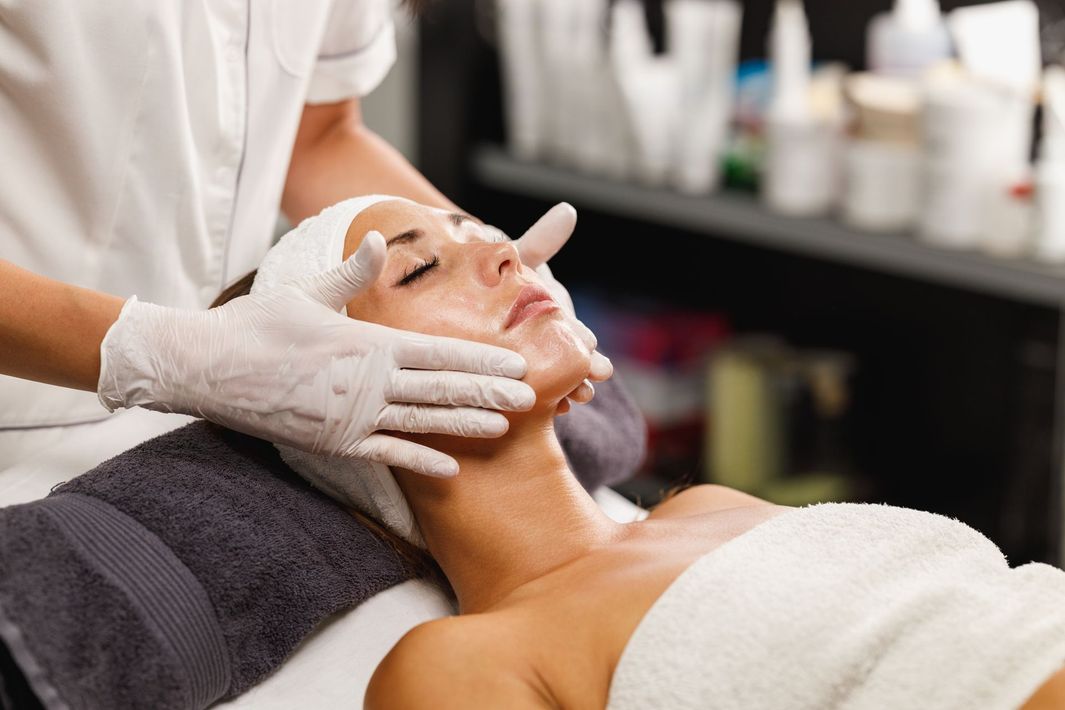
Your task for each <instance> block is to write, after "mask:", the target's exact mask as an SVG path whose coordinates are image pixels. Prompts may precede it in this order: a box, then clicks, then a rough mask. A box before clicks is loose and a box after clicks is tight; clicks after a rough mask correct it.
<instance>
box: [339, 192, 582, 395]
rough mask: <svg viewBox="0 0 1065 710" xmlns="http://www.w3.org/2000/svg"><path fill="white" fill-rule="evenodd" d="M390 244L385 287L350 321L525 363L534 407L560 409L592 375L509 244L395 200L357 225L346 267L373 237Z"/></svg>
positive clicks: (567, 321)
mask: <svg viewBox="0 0 1065 710" xmlns="http://www.w3.org/2000/svg"><path fill="white" fill-rule="evenodd" d="M374 230H376V231H378V232H380V233H381V234H382V235H384V238H385V241H386V243H387V244H388V259H387V261H386V262H385V267H384V270H383V271H382V273H381V277H380V278H379V279H378V280H377V282H376V283H375V284H373V285H372V286H371V287H370V288H368V289H366V290H365V291H363V292H362V293H360V294H359V295H358V296H357V297H356V298H355V299H354V300H353V301H351V302H350V303H349V304H348V315H349V316H351V317H352V318H357V319H359V320H365V321H371V322H374V323H380V324H382V325H386V326H390V327H393V328H400V329H403V330H411V331H415V332H418V333H425V334H427V335H442V336H447V337H452V338H462V339H465V340H473V341H477V342H481V343H488V344H490V345H496V346H499V347H503V348H507V349H509V350H513V351H515V352H517V353H519V354H521V355H522V356H523V357H524V358H525V360H526V362H527V363H528V365H529V371H528V374H527V375H526V377H525V379H524V381H525V382H526V383H528V384H529V385H530V386H531V387H532V388H533V389H534V390H535V391H536V393H537V405H538V407H539V406H541V405H556V404H557V403H558V402H559V401H560V400H561V399H562V398H563V397H565V396H566V395H567V394H569V393H570V392H571V391H572V390H573V388H574V387H576V386H577V385H578V384H580V383H581V381H583V380H584V378H585V377H587V375H588V366H589V362H590V355H591V354H590V352H589V351H588V348H587V347H586V346H585V345H584V343H583V341H582V340H581V339H580V338H579V337H578V336H577V331H576V330H575V328H574V321H573V319H572V318H571V317H570V316H569V314H568V313H567V312H566V311H565V310H564V309H562V308H561V307H560V306H559V305H558V304H557V303H556V302H555V301H554V300H553V299H552V298H551V296H550V294H549V293H548V292H547V290H546V289H545V288H544V286H543V282H542V281H541V279H540V277H539V276H538V275H537V274H536V272H535V271H533V270H532V269H530V268H528V267H526V266H524V265H523V264H522V263H521V261H520V260H519V259H518V252H517V250H516V249H515V248H514V245H513V243H511V242H509V241H502V242H500V241H494V239H493V236H492V234H491V233H490V232H489V231H487V230H485V229H483V228H482V227H481V226H480V225H479V224H477V222H474V221H473V220H471V219H469V218H468V217H465V216H464V215H456V214H452V213H449V212H446V211H444V210H438V209H433V208H430V207H425V206H423V205H419V204H414V203H409V202H404V201H402V200H390V201H387V202H379V203H377V204H375V205H373V206H371V207H368V208H367V209H365V210H363V211H362V212H361V213H360V214H359V216H358V217H357V218H356V219H355V220H354V221H353V222H352V223H351V226H350V227H349V229H348V233H347V239H346V241H345V245H344V256H345V258H346V257H347V256H349V255H351V254H352V253H354V252H355V250H356V249H358V246H359V244H360V243H361V242H362V238H363V236H364V235H365V234H366V233H367V232H370V231H374Z"/></svg>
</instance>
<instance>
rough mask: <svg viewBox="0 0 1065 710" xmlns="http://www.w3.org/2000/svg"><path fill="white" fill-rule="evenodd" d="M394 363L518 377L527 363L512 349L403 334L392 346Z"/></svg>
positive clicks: (408, 366) (405, 366)
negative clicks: (394, 347) (394, 346)
mask: <svg viewBox="0 0 1065 710" xmlns="http://www.w3.org/2000/svg"><path fill="white" fill-rule="evenodd" d="M395 358H396V364H397V365H399V366H400V367H402V368H414V369H417V370H453V371H456V372H470V373H473V374H475V375H495V376H499V377H510V378H513V379H519V378H522V377H524V376H525V372H526V370H527V369H528V366H527V365H526V363H525V358H523V357H522V356H521V355H519V354H517V353H516V352H514V351H513V350H507V349H506V348H498V347H496V346H494V345H485V344H484V343H475V342H472V341H469V340H460V339H458V338H442V337H438V336H434V335H415V334H407V335H406V336H405V337H404V338H403V339H402V340H401V341H400V342H398V343H397V345H396V349H395Z"/></svg>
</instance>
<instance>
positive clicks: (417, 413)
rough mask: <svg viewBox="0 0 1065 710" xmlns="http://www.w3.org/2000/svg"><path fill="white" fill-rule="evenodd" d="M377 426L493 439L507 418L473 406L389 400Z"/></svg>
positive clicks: (501, 431)
mask: <svg viewBox="0 0 1065 710" xmlns="http://www.w3.org/2000/svg"><path fill="white" fill-rule="evenodd" d="M377 426H378V428H380V429H392V430H393V431H405V432H407V433H409V434H447V435H449V436H463V437H466V438H474V439H495V438H498V437H500V436H503V435H504V434H506V433H507V429H508V428H510V422H508V421H507V418H506V417H504V416H503V415H502V414H499V413H498V412H490V411H488V410H487V409H478V408H477V407H434V406H430V405H425V404H389V405H388V406H386V407H385V408H384V409H382V410H381V414H380V415H379V416H378V417H377Z"/></svg>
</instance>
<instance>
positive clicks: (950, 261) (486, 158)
mask: <svg viewBox="0 0 1065 710" xmlns="http://www.w3.org/2000/svg"><path fill="white" fill-rule="evenodd" d="M472 169H473V174H474V176H475V177H476V178H477V179H478V180H479V181H481V182H482V183H484V184H487V185H492V186H493V187H496V188H499V189H503V190H510V191H513V192H516V193H520V194H524V195H528V196H532V197H538V198H541V199H545V200H568V201H571V202H575V203H578V205H580V206H585V207H591V208H593V209H597V210H601V211H603V212H608V213H610V214H615V215H618V216H622V217H632V218H636V219H641V220H646V221H648V222H653V223H655V224H662V225H667V226H671V227H677V228H681V229H686V230H691V231H695V232H706V233H709V234H713V235H714V236H715V237H718V238H721V239H729V240H733V241H736V242H742V243H746V244H751V245H754V246H759V247H764V248H768V249H775V250H779V251H785V252H791V253H794V254H801V255H805V256H811V257H815V258H819V259H825V260H829V261H835V262H840V263H845V264H850V265H853V266H860V267H863V268H866V269H870V270H872V271H879V272H882V273H886V274H892V275H896V276H905V277H909V278H915V279H920V280H924V281H929V282H933V283H938V284H944V285H947V286H954V287H958V288H964V289H968V290H971V291H976V292H979V293H985V294H989V295H993V296H1000V297H1004V298H1008V299H1012V300H1017V301H1021V302H1024V303H1031V304H1034V305H1040V306H1050V307H1053V308H1061V307H1062V305H1063V304H1065V267H1053V266H1046V265H1043V264H1039V263H1035V262H1031V261H1026V260H1020V259H999V258H994V257H990V256H986V255H983V254H979V253H974V252H963V251H951V250H947V249H942V248H939V247H934V246H931V245H928V244H924V243H922V242H920V241H918V240H917V239H914V238H913V237H911V236H907V235H902V234H887V235H885V234H874V233H870V232H862V231H859V230H856V229H853V228H850V227H848V226H846V225H844V224H842V223H840V222H837V221H835V220H831V219H822V218H816V219H796V218H792V217H786V216H781V215H777V214H774V213H772V212H769V211H768V210H766V209H765V208H764V207H762V206H761V204H760V203H759V202H758V199H757V198H756V197H755V196H753V195H748V194H745V193H736V192H719V193H717V194H714V195H708V196H691V195H682V194H679V193H676V192H673V191H670V190H664V189H654V188H647V187H642V186H639V185H634V184H630V183H623V182H610V181H607V180H604V179H601V178H596V177H589V176H585V175H581V174H578V173H575V172H573V171H570V170H566V169H562V168H556V167H551V166H547V165H543V164H539V163H525V162H521V161H519V160H516V159H514V158H513V157H511V156H510V155H509V154H508V153H507V152H506V151H504V150H503V149H501V148H498V147H494V146H482V147H480V148H478V149H477V150H476V151H475V152H474V155H473V160H472Z"/></svg>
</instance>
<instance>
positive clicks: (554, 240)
mask: <svg viewBox="0 0 1065 710" xmlns="http://www.w3.org/2000/svg"><path fill="white" fill-rule="evenodd" d="M576 226H577V210H575V209H573V206H572V205H570V204H568V203H566V202H560V203H559V204H557V205H555V206H554V207H552V208H551V209H549V210H548V211H547V212H546V213H545V214H544V216H543V217H541V218H540V219H538V220H536V224H534V225H533V226H531V227H529V229H528V230H527V231H526V232H525V234H523V235H522V236H521V238H520V239H518V240H517V241H516V242H515V246H516V247H517V249H518V255H519V256H520V257H521V261H522V263H523V264H525V265H526V266H528V267H530V268H533V269H536V273H538V274H539V275H540V276H541V278H543V280H544V282H545V285H546V287H547V289H548V290H549V291H550V292H551V295H552V296H554V298H555V300H556V301H558V302H559V304H561V305H562V306H563V307H564V308H566V309H568V310H569V314H570V315H571V316H573V317H574V319H576V317H577V314H576V311H575V310H574V308H573V299H572V298H570V295H569V291H567V290H566V287H565V286H563V285H562V284H561V283H559V282H558V281H557V280H556V279H555V277H554V275H553V274H552V273H551V269H550V268H549V267H548V266H547V262H548V260H549V259H551V257H553V256H554V255H555V254H557V253H558V252H559V250H560V249H561V248H562V247H563V246H565V244H566V242H568V241H569V238H570V237H571V236H572V235H573V229H574V227H576ZM577 323H578V324H579V325H580V327H581V328H582V329H583V330H582V332H583V335H584V339H585V343H586V344H587V345H588V347H589V348H590V349H591V350H592V363H591V372H590V374H589V376H588V379H587V380H585V381H584V382H583V383H582V384H581V386H580V387H578V388H577V389H575V390H574V391H573V392H571V393H570V395H569V398H570V399H572V400H573V401H575V402H581V403H586V402H589V401H591V399H592V397H594V396H595V387H594V386H593V385H592V382H602V381H604V380H608V379H610V376H611V375H613V374H614V366H613V365H612V364H611V363H610V360H609V359H608V358H607V357H606V356H605V355H603V354H602V353H599V352H596V350H595V348H596V345H597V341H596V338H595V334H594V333H592V331H591V330H590V329H589V328H588V327H586V326H585V325H584V324H583V323H581V322H580V321H579V320H578V321H577Z"/></svg>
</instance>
